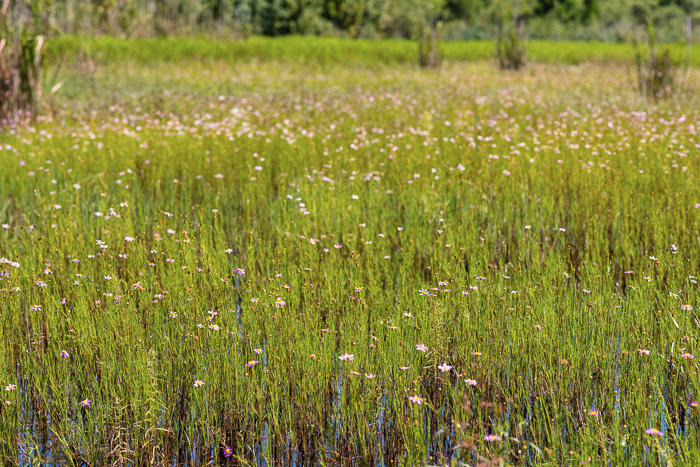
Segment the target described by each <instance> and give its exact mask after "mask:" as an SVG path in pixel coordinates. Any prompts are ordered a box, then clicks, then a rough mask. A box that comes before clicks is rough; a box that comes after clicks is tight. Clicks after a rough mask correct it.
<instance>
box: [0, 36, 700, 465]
mask: <svg viewBox="0 0 700 467" xmlns="http://www.w3.org/2000/svg"><path fill="white" fill-rule="evenodd" d="M257 40H258V39H255V41H257ZM297 40H299V39H291V40H290V41H291V42H289V44H294V41H297ZM99 41H104V43H105V44H106V43H109V41H111V40H108V39H100V40H98V43H100V42H99ZM112 43H113V44H115V47H117V46H116V44H117V42H112ZM155 43H157V42H156V41H154V42H146V44H155ZM192 43H196V42H189V41H184V42H183V44H192ZM252 43H254V42H252ZM271 43H275V44H278V43H279V44H283V42H281V41H280V42H275V41H272V42H271ZM318 43H321V42H318ZM128 47H131V45H129V46H128ZM176 47H177V44H176ZM182 47H183V48H186V45H182ZM285 47H286V46H285ZM372 47H375V45H372ZM143 48H144V49H145V48H147V47H143ZM138 50H141V48H138ZM110 53H116V52H110ZM143 53H144V54H147V53H150V52H143ZM167 53H174V52H163V54H164V55H165V54H167ZM266 53H272V52H266ZM144 56H145V55H144ZM115 57H116V55H115ZM358 57H359V55H358ZM220 58H221V57H218V58H217V60H213V61H209V60H202V59H201V58H200V59H195V58H192V57H190V58H189V59H188V60H183V61H176V62H172V63H170V62H167V61H166V62H159V63H153V64H148V65H144V64H142V62H141V61H140V59H138V57H134V56H131V58H129V59H125V60H124V62H119V61H116V62H114V63H111V64H110V63H107V64H105V63H101V64H100V65H98V68H97V69H96V71H94V72H93V73H89V74H87V75H86V74H84V73H82V72H81V71H80V70H79V69H78V68H69V69H68V70H66V71H65V74H64V78H65V80H66V85H65V91H66V92H65V93H63V94H62V95H59V96H57V101H56V102H55V103H54V107H53V112H54V113H53V114H51V113H47V114H46V116H45V117H44V118H43V119H42V120H40V121H39V122H37V123H36V125H35V126H33V127H21V128H6V129H5V130H4V132H3V133H2V141H3V143H2V150H0V167H1V168H2V171H0V199H1V200H2V202H1V203H0V224H6V227H3V228H0V257H5V258H7V260H6V262H4V263H3V264H1V265H0V266H2V267H0V270H5V271H7V273H6V274H3V276H2V277H1V279H2V280H1V281H0V289H1V290H0V333H1V334H2V335H3V336H5V338H4V339H3V340H2V342H1V343H0V382H2V383H3V386H8V387H7V390H6V391H4V394H3V396H4V399H5V400H6V401H7V402H6V404H4V405H3V406H2V407H1V408H0V455H2V456H3V463H5V464H12V463H17V462H18V459H20V460H21V461H23V462H25V463H27V464H29V463H31V465H39V464H41V463H42V462H52V463H55V464H60V465H87V464H89V465H108V464H109V465H112V464H115V463H116V464H117V465H119V464H121V465H151V464H152V465H174V464H175V463H177V464H178V465H205V464H206V463H208V462H212V463H214V465H241V464H244V465H261V464H263V463H268V464H269V465H285V464H291V463H292V462H296V463H298V465H324V464H325V465H348V464H350V463H351V462H352V463H354V465H424V464H429V465H435V464H439V465H445V464H451V465H464V464H469V465H474V464H477V463H479V462H486V461H492V462H493V463H494V465H497V464H499V463H503V464H507V465H555V464H556V465H580V462H581V461H584V462H586V465H639V464H645V465H657V464H661V463H664V464H674V463H677V464H678V465H696V464H697V463H698V462H699V461H700V441H699V440H700V437H699V436H698V435H699V434H700V433H698V426H699V425H698V412H697V410H698V409H697V408H695V407H693V406H692V405H691V403H692V402H694V401H697V400H698V389H696V386H698V384H700V381H698V375H697V363H696V362H695V360H694V359H689V358H685V357H687V355H685V354H686V353H693V354H696V355H698V354H700V352H699V351H698V341H697V336H696V335H695V333H696V332H697V328H698V320H697V317H696V311H697V309H698V307H700V304H699V303H698V301H697V290H698V286H697V279H696V277H697V276H698V275H699V274H698V267H699V261H700V257H699V256H698V251H699V250H698V231H700V219H699V218H698V215H699V214H700V209H698V206H700V204H698V203H700V182H699V181H698V172H699V170H700V163H699V161H698V157H697V151H698V149H699V144H700V143H699V141H698V136H697V128H698V127H700V112H699V111H698V109H699V108H700V106H698V99H697V97H696V95H695V94H693V93H692V92H691V93H689V94H688V95H684V96H678V98H677V99H676V100H672V101H668V102H663V103H660V104H659V105H654V106H652V105H649V104H647V103H646V102H644V101H641V100H639V97H638V95H637V93H636V92H635V91H634V90H633V89H631V88H630V85H629V83H630V73H631V72H630V71H629V70H628V69H626V68H621V67H618V66H616V65H611V64H609V65H605V66H601V65H592V64H589V65H586V66H563V65H533V66H530V67H529V68H528V69H527V71H526V72H524V73H499V72H498V71H496V67H495V64H493V63H488V62H480V63H466V64H465V63H452V64H448V65H447V66H445V67H443V68H442V70H440V71H438V72H435V71H422V70H419V69H417V67H415V66H413V65H408V64H407V65H401V64H396V65H392V66H385V67H384V68H376V67H373V66H369V67H361V66H355V62H353V60H352V59H350V58H348V64H349V65H352V66H346V65H343V64H338V65H336V66H333V67H330V68H328V67H325V66H324V65H322V64H312V65H311V66H302V65H298V64H291V63H290V62H289V61H287V58H285V59H280V60H272V61H269V62H265V63H256V62H243V63H227V62H226V61H223V60H220ZM358 60H359V58H358ZM694 76H695V72H693V77H694ZM652 256H653V257H654V258H655V259H652V258H651V257H652ZM239 268H242V269H244V270H245V274H241V271H240V270H239ZM630 271H633V273H631V272H630ZM645 277H647V278H649V279H650V281H648V280H647V279H645ZM282 302H284V304H282ZM682 305H691V306H692V307H693V310H684V309H682ZM419 345H424V346H425V348H426V351H425V352H423V351H421V350H419V349H418V346H419ZM256 349H259V351H256ZM642 350H644V351H646V350H648V353H649V354H648V355H646V354H645V353H646V352H644V353H641V352H640V351H642ZM62 351H66V352H67V354H68V357H67V358H64V357H62V356H61V353H62ZM345 354H351V355H353V359H352V360H350V359H346V360H341V359H340V358H339V357H341V356H344V355H345ZM251 361H257V363H256V364H252V365H250V366H246V364H247V363H249V362H251ZM443 365H448V366H452V367H453V368H451V369H448V370H447V371H442V369H446V368H447V367H445V366H443ZM401 367H408V368H407V369H401ZM440 367H442V369H441V368H440ZM373 376H376V377H373ZM467 380H471V381H473V382H474V384H473V385H472V384H471V383H470V382H467ZM197 381H202V382H203V383H204V384H203V385H197V386H196V385H195V382H197ZM10 385H14V387H11V386H10ZM414 396H419V397H420V398H422V399H423V403H421V404H417V403H414V402H412V401H411V399H409V397H411V398H413V397H414ZM86 399H89V400H90V405H89V406H82V405H81V401H85V400H86ZM413 400H416V399H413ZM594 409H595V411H596V412H594V413H591V411H592V410H594ZM652 427H653V428H656V429H659V430H661V431H662V432H663V436H662V437H657V436H654V435H650V434H646V433H645V430H647V429H649V428H652ZM487 435H488V436H489V437H494V436H495V437H497V438H498V439H497V440H496V438H486V439H485V437H486V436H487ZM488 439H491V440H492V441H488ZM47 444H50V448H49V449H48V450H47V449H44V447H45V446H46V445H47ZM226 447H230V448H231V450H232V452H233V455H232V456H231V457H225V455H224V454H225V451H224V449H225V448H226ZM351 459H352V461H351Z"/></svg>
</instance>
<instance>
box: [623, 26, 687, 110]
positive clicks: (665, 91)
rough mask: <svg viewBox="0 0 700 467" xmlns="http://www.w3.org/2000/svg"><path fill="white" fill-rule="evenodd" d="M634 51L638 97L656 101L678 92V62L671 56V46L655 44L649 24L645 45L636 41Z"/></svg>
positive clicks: (652, 29) (654, 37) (652, 30)
mask: <svg viewBox="0 0 700 467" xmlns="http://www.w3.org/2000/svg"><path fill="white" fill-rule="evenodd" d="M634 51H635V60H636V63H637V89H638V90H639V93H640V95H642V96H644V97H646V98H648V99H651V100H654V101H656V100H659V99H664V98H668V97H670V96H672V95H673V94H674V93H675V92H677V91H678V86H679V71H680V61H679V60H678V59H677V58H675V57H674V56H673V51H672V46H671V45H663V44H658V43H657V41H656V36H655V34H654V25H653V24H652V23H651V22H650V23H649V24H648V26H647V41H646V43H645V44H644V43H642V42H641V41H639V40H636V41H635V42H634Z"/></svg>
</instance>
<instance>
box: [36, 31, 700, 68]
mask: <svg viewBox="0 0 700 467" xmlns="http://www.w3.org/2000/svg"><path fill="white" fill-rule="evenodd" d="M684 47H685V46H684V45H682V44H679V45H677V47H676V49H677V54H678V55H679V57H680V56H682V55H683V53H684ZM494 50H495V45H494V43H493V42H492V41H467V42H445V43H443V44H442V51H443V53H444V57H445V59H446V60H448V61H455V62H461V61H477V60H488V59H491V58H493V56H494ZM79 51H84V52H86V53H87V54H88V55H89V56H92V57H93V58H95V59H97V60H98V61H100V62H102V63H109V62H121V61H123V60H133V61H136V62H138V63H142V64H144V63H152V62H162V61H166V62H167V61H179V60H183V59H200V60H201V59H206V60H226V61H230V62H233V63H235V64H237V63H240V62H249V61H260V62H268V61H274V62H283V63H302V64H308V63H317V64H321V65H338V64H340V65H362V66H365V67H367V66H378V65H394V64H400V63H417V60H418V43H417V42H411V41H406V40H382V41H370V40H349V39H344V38H322V37H283V38H269V37H251V38H250V39H247V40H241V41H224V40H216V39H209V38H190V39H184V38H169V39H168V38H161V39H158V38H151V39H130V40H123V39H118V38H113V37H98V38H92V39H86V38H80V37H75V36H64V37H57V38H54V39H52V40H51V41H50V42H49V43H48V45H47V53H48V56H49V58H50V59H51V60H52V61H54V62H55V61H58V60H60V59H61V58H62V57H64V56H65V57H66V58H67V59H68V60H73V59H74V57H75V54H76V53H78V52H79ZM527 58H528V60H530V61H534V62H543V63H569V64H580V63H586V62H601V63H617V64H630V63H634V50H633V47H632V45H631V44H621V43H604V42H548V41H532V42H530V43H529V46H528V53H527ZM691 64H692V65H693V66H695V67H697V66H700V49H699V48H698V46H697V45H695V46H694V47H693V53H692V61H691Z"/></svg>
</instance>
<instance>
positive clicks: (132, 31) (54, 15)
mask: <svg viewBox="0 0 700 467" xmlns="http://www.w3.org/2000/svg"><path fill="white" fill-rule="evenodd" d="M12 1H14V2H19V1H20V0H12ZM31 1H33V2H35V3H30V4H28V5H27V4H25V8H26V10H27V11H32V9H33V10H34V12H37V11H38V12H39V16H40V18H41V19H40V21H41V22H42V26H43V27H44V29H45V30H49V31H52V32H53V33H58V34H60V33H69V34H115V35H119V36H122V37H135V36H168V35H181V34H203V33H204V34H211V33H215V34H220V35H248V34H259V35H267V36H279V35H286V34H319V35H340V36H348V37H362V38H387V37H401V38H416V37H418V36H419V34H420V31H421V28H423V27H425V26H426V25H435V24H437V23H439V24H441V26H442V29H443V38H444V39H446V40H460V39H480V38H492V37H493V35H494V28H495V26H496V25H497V24H499V23H502V22H504V21H506V22H510V21H512V19H513V18H514V17H517V18H518V22H519V24H520V25H523V27H524V29H525V31H526V33H527V35H528V36H529V37H531V38H537V39H574V40H605V41H624V40H629V39H631V38H632V36H633V35H634V34H636V31H637V30H638V29H639V26H640V25H646V24H647V22H648V21H652V22H653V23H654V24H655V26H656V29H657V31H658V32H659V34H660V35H661V36H662V38H663V39H666V40H678V39H681V38H682V37H684V34H685V30H684V29H685V25H686V22H687V20H688V18H691V19H693V20H694V21H693V22H694V23H700V0H53V1H47V0H31Z"/></svg>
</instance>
